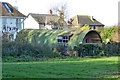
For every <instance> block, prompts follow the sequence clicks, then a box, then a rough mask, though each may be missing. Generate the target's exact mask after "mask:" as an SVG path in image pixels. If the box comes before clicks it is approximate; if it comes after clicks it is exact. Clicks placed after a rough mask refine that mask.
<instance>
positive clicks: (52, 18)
mask: <svg viewBox="0 0 120 80" xmlns="http://www.w3.org/2000/svg"><path fill="white" fill-rule="evenodd" d="M29 15H31V16H32V17H33V18H34V19H35V20H36V21H37V23H39V24H44V23H45V22H47V24H50V22H57V20H58V18H59V17H58V16H57V15H55V14H34V13H30V14H29Z"/></svg>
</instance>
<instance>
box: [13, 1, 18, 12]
mask: <svg viewBox="0 0 120 80" xmlns="http://www.w3.org/2000/svg"><path fill="white" fill-rule="evenodd" d="M13 7H14V8H15V9H16V10H18V5H17V0H15V3H14V6H13Z"/></svg>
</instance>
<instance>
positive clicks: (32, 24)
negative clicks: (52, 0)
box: [24, 15, 39, 29]
mask: <svg viewBox="0 0 120 80" xmlns="http://www.w3.org/2000/svg"><path fill="white" fill-rule="evenodd" d="M24 23H25V24H24V28H25V29H39V24H38V23H37V22H36V21H35V20H34V19H33V18H32V16H31V15H29V16H28V18H26V19H25V21H24Z"/></svg>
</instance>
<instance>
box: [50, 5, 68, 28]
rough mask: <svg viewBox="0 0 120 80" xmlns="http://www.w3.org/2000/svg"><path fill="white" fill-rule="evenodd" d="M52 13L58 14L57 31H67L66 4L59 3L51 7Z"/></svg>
mask: <svg viewBox="0 0 120 80" xmlns="http://www.w3.org/2000/svg"><path fill="white" fill-rule="evenodd" d="M51 10H52V11H53V13H56V14H58V15H59V16H58V21H57V23H58V29H64V30H66V29H68V27H67V23H66V22H65V20H66V19H67V17H68V13H67V3H59V4H58V5H57V6H55V5H54V6H53V7H52V9H51Z"/></svg>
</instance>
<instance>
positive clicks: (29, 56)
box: [2, 42, 120, 62]
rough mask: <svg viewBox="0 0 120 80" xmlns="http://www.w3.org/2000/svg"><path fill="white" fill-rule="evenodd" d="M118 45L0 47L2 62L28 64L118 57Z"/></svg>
mask: <svg viewBox="0 0 120 80" xmlns="http://www.w3.org/2000/svg"><path fill="white" fill-rule="evenodd" d="M118 45H120V44H118V43H112V44H99V45H98V44H79V45H78V46H74V47H73V48H72V47H69V46H67V45H58V46H56V47H54V48H50V47H48V46H47V45H42V46H41V45H33V44H30V43H18V42H7V43H3V46H2V53H3V54H2V57H3V61H5V62H6V61H7V62H8V61H15V62H20V61H24V62H28V61H41V60H48V59H56V58H61V59H63V58H68V56H69V57H73V56H77V57H78V56H79V57H85V56H91V57H102V56H107V57H108V56H119V55H120V54H119V53H120V52H119V50H118Z"/></svg>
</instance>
